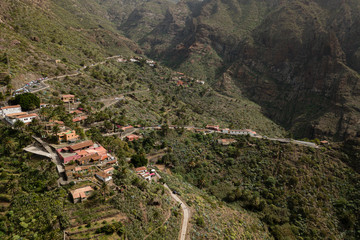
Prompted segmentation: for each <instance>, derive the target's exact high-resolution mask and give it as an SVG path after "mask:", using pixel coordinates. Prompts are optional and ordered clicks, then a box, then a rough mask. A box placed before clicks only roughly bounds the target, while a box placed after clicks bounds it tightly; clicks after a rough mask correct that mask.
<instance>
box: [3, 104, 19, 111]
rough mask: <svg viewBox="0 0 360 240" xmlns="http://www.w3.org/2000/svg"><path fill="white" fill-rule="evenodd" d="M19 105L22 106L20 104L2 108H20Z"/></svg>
mask: <svg viewBox="0 0 360 240" xmlns="http://www.w3.org/2000/svg"><path fill="white" fill-rule="evenodd" d="M19 107H20V105H13V106H6V107H2V108H0V109H1V110H3V109H10V108H19Z"/></svg>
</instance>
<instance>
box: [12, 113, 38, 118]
mask: <svg viewBox="0 0 360 240" xmlns="http://www.w3.org/2000/svg"><path fill="white" fill-rule="evenodd" d="M37 116H38V115H37V114H36V113H31V114H23V115H20V116H14V118H27V117H37Z"/></svg>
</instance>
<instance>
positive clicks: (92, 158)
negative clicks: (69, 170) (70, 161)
mask: <svg viewBox="0 0 360 240" xmlns="http://www.w3.org/2000/svg"><path fill="white" fill-rule="evenodd" d="M100 160H101V156H100V155H99V154H98V153H93V154H88V155H85V156H83V157H81V158H79V159H76V160H75V161H76V162H77V164H79V165H88V164H95V163H97V162H99V161H100Z"/></svg>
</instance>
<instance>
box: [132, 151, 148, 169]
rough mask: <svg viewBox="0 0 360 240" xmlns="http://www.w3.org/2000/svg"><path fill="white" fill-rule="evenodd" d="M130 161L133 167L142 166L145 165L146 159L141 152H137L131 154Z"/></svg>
mask: <svg viewBox="0 0 360 240" xmlns="http://www.w3.org/2000/svg"><path fill="white" fill-rule="evenodd" d="M131 163H132V164H133V165H134V167H142V166H146V165H147V163H148V160H147V159H146V157H145V156H144V155H143V154H137V155H134V156H132V158H131Z"/></svg>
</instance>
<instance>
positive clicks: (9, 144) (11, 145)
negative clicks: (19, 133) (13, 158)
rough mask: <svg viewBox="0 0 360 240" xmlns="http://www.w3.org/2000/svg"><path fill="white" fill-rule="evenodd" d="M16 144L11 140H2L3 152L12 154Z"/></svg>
mask: <svg viewBox="0 0 360 240" xmlns="http://www.w3.org/2000/svg"><path fill="white" fill-rule="evenodd" d="M17 145H18V143H17V142H16V141H15V140H14V139H13V138H6V139H5V140H4V147H5V151H6V152H7V153H9V154H11V153H13V152H14V151H15V149H16V147H17Z"/></svg>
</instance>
